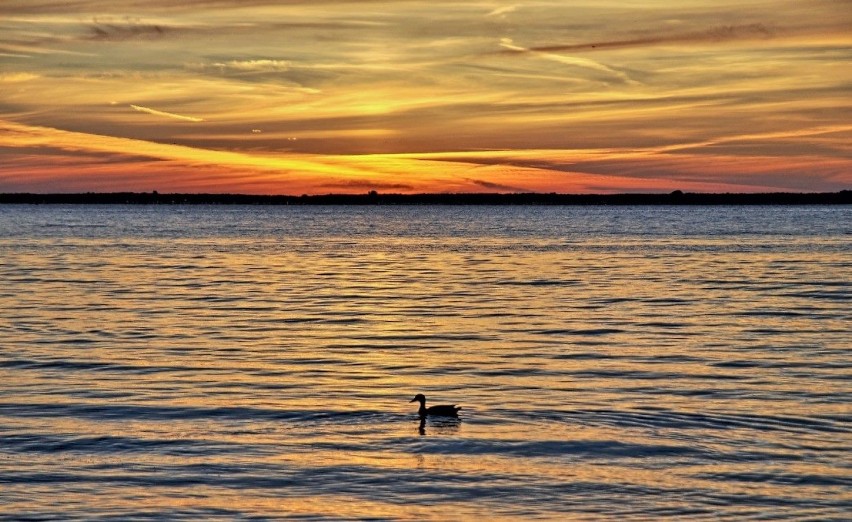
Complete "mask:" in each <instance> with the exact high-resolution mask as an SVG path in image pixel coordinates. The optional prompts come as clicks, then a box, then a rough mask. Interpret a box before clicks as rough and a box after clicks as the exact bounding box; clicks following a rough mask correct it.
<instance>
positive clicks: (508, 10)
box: [485, 4, 518, 18]
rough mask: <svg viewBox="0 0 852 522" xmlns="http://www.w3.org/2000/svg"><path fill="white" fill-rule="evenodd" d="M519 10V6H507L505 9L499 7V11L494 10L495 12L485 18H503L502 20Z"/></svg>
mask: <svg viewBox="0 0 852 522" xmlns="http://www.w3.org/2000/svg"><path fill="white" fill-rule="evenodd" d="M517 10H518V6H517V4H514V5H507V6H503V7H498V8H497V9H494V10H493V11H491V12H489V13H488V14H486V15H485V16H486V17H502V18H505V16H506V15H507V14H509V13H513V12H515V11H517Z"/></svg>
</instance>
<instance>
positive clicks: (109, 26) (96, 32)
mask: <svg viewBox="0 0 852 522" xmlns="http://www.w3.org/2000/svg"><path fill="white" fill-rule="evenodd" d="M167 31H170V29H169V28H168V27H165V26H162V25H157V24H141V23H136V22H126V23H121V24H117V23H99V22H98V21H97V20H96V21H95V24H94V25H93V26H91V27H90V35H89V39H90V40H102V41H121V40H130V39H133V38H149V39H150V38H159V37H161V36H163V35H164V34H165V33H166V32H167Z"/></svg>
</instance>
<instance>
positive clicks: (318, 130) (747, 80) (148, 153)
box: [0, 0, 852, 194]
mask: <svg viewBox="0 0 852 522" xmlns="http://www.w3.org/2000/svg"><path fill="white" fill-rule="evenodd" d="M850 64H852V0H808V1H801V0H794V1H787V0H776V1H751V0H737V1H729V0H712V1H711V0H682V1H679V2H672V1H671V0H665V1H663V0H643V1H636V0H577V1H573V0H572V1H567V0H540V1H530V2H501V1H470V2H467V1H458V0H454V1H442V0H428V1H416V0H375V1H369V0H366V1H365V0H358V1H355V0H348V1H346V0H341V1H329V0H310V1H300V0H286V1H285V0H279V1H271V0H269V1H264V0H179V1H175V0H168V1H166V0H66V1H60V0H2V1H0V192H79V191H124V190H131V191H152V190H158V191H160V192H240V193H268V194H302V193H310V194H316V193H329V192H354V193H362V192H366V191H368V190H377V191H379V192H403V193H405V192H519V191H523V192H533V191H535V192H572V193H574V192H602V193H609V192H668V191H672V190H675V189H680V190H686V191H701V192H710V191H714V192H755V191H761V192H762V191H835V190H841V189H850V188H852V65H850Z"/></svg>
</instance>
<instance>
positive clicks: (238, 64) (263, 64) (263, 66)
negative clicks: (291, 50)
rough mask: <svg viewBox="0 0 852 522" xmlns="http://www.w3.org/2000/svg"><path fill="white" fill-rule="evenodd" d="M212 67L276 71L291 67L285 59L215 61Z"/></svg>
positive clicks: (262, 71)
mask: <svg viewBox="0 0 852 522" xmlns="http://www.w3.org/2000/svg"><path fill="white" fill-rule="evenodd" d="M213 67H217V68H219V69H230V70H234V71H239V72H258V73H267V72H278V71H289V70H290V69H291V68H292V64H291V62H289V61H287V60H268V59H262V60H231V61H228V62H217V63H214V64H213Z"/></svg>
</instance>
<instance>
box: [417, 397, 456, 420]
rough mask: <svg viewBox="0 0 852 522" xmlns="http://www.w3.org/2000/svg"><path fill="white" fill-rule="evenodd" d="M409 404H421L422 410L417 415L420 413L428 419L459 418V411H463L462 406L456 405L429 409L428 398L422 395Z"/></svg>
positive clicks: (444, 405)
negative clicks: (430, 416)
mask: <svg viewBox="0 0 852 522" xmlns="http://www.w3.org/2000/svg"><path fill="white" fill-rule="evenodd" d="M408 402H419V403H420V409H419V410H418V411H417V413H419V414H420V416H421V417H426V416H427V415H433V416H435V417H458V416H459V410H460V409H462V408H461V406H456V405H455V404H439V405H437V406H429V407H428V408H427V407H426V396H425V395H423V394H422V393H418V394H417V395H415V396H414V398H413V399H411V400H410V401H408Z"/></svg>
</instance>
